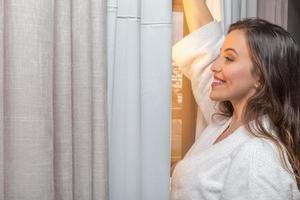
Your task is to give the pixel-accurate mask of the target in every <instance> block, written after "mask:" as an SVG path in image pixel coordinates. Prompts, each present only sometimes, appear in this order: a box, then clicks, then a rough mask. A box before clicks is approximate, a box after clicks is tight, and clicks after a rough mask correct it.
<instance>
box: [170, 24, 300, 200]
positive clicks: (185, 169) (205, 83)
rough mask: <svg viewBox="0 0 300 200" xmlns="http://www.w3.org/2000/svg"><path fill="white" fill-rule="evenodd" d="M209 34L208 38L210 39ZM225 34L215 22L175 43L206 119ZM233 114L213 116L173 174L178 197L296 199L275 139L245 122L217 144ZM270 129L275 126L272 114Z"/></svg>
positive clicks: (176, 56) (173, 196)
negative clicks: (214, 69) (254, 132)
mask: <svg viewBox="0 0 300 200" xmlns="http://www.w3.org/2000/svg"><path fill="white" fill-rule="evenodd" d="M204 38H205V40H204ZM222 40H223V35H222V31H221V28H220V24H219V23H217V22H211V23H209V24H207V25H205V26H203V27H201V28H200V29H198V30H196V31H195V32H193V33H191V34H190V35H188V36H187V37H185V38H184V39H183V40H181V41H179V42H178V43H177V44H176V45H175V46H174V47H173V60H174V62H175V63H176V64H177V65H178V66H180V67H181V68H182V71H183V72H184V73H185V74H186V75H187V76H188V77H189V78H190V79H191V82H192V89H193V91H194V95H195V99H196V101H197V103H198V104H199V107H200V109H201V110H202V112H203V114H204V116H205V117H206V119H209V118H210V117H211V115H212V113H213V112H214V105H215V103H214V102H213V101H211V100H210V99H209V97H208V95H209V87H210V84H211V79H212V74H211V73H209V70H210V64H211V63H212V61H213V60H214V59H215V58H216V56H217V55H218V51H219V49H220V47H221V41H222ZM230 122H231V118H230V119H223V120H215V121H210V122H209V125H208V127H207V128H206V129H205V130H203V131H202V132H201V134H200V136H199V137H198V139H197V140H196V141H195V143H194V144H193V146H192V147H191V149H190V150H189V151H188V153H187V154H186V155H185V157H184V159H183V160H182V161H180V162H179V163H178V164H177V165H176V167H175V170H174V172H173V175H172V194H171V199H172V200H206V199H209V200H220V199H221V200H244V199H245V200H246V199H251V200H266V199H272V200H273V199H274V200H281V199H286V200H296V199H299V198H300V193H299V191H298V188H297V184H296V180H295V177H294V176H293V175H291V174H289V173H288V171H286V170H285V169H284V167H283V166H282V163H281V160H280V156H279V152H278V151H277V148H276V147H275V145H274V144H273V143H272V142H271V141H269V140H265V139H262V138H257V137H254V136H252V135H251V134H250V133H249V132H248V131H247V130H246V129H245V128H244V126H241V127H239V128H238V129H237V130H236V131H234V132H233V133H232V134H231V135H230V136H228V137H227V138H225V139H224V140H222V141H220V142H218V143H216V144H213V143H214V141H215V140H216V139H217V138H218V137H219V136H220V135H221V134H222V132H223V131H224V130H225V129H226V127H227V126H228V125H229V124H230ZM263 122H264V125H265V128H266V130H269V131H270V132H272V130H273V129H272V127H271V126H270V125H269V120H268V118H263Z"/></svg>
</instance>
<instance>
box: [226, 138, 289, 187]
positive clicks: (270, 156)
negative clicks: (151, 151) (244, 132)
mask: <svg viewBox="0 0 300 200" xmlns="http://www.w3.org/2000/svg"><path fill="white" fill-rule="evenodd" d="M283 151H284V150H283ZM282 155H283V157H282V156H281V155H280V150H279V148H278V147H277V146H276V145H275V144H274V143H273V142H272V141H271V140H269V139H264V138H259V137H253V138H251V139H249V140H248V141H246V142H245V143H244V144H242V145H240V147H239V148H237V149H236V150H235V151H234V152H233V154H232V166H235V167H236V168H239V169H241V170H243V169H246V168H247V169H248V170H249V174H248V175H249V181H250V183H253V184H254V183H255V184H256V185H257V184H258V183H260V182H264V183H266V182H269V183H270V186H271V185H272V184H271V183H273V184H274V185H273V186H274V187H278V186H281V187H283V188H284V187H286V186H287V185H289V184H293V183H294V176H293V175H292V174H291V172H290V171H288V169H287V168H286V167H285V165H284V161H283V160H282V159H286V162H287V165H288V168H289V169H291V167H290V164H289V161H288V160H287V158H286V153H285V152H283V154H282ZM287 183H289V184H287Z"/></svg>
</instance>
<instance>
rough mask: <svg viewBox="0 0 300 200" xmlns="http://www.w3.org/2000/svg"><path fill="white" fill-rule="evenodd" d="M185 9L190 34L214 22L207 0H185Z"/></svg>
mask: <svg viewBox="0 0 300 200" xmlns="http://www.w3.org/2000/svg"><path fill="white" fill-rule="evenodd" d="M183 8H184V12H185V17H186V21H187V24H188V27H189V30H190V32H193V31H194V30H196V29H198V28H200V27H201V26H203V25H205V24H207V23H209V22H211V21H213V17H212V15H211V13H210V11H209V9H208V7H207V5H206V1H205V0H183Z"/></svg>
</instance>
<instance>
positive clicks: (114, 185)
mask: <svg viewBox="0 0 300 200" xmlns="http://www.w3.org/2000/svg"><path fill="white" fill-rule="evenodd" d="M171 5H172V2H171V1H170V0H168V1H160V0H142V1H139V0H119V1H116V0H110V1H108V9H107V12H108V19H107V20H108V78H109V80H108V84H109V85H108V88H109V89H108V99H109V101H108V103H109V104H108V108H109V190H110V192H109V195H110V199H111V200H119V199H120V200H121V199H122V200H148V199H149V200H150V199H151V200H153V199H157V200H160V199H161V200H165V199H168V198H169V176H170V112H171V34H172V29H171Z"/></svg>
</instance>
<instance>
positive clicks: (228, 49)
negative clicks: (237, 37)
mask: <svg viewBox="0 0 300 200" xmlns="http://www.w3.org/2000/svg"><path fill="white" fill-rule="evenodd" d="M220 51H222V48H220ZM224 51H233V52H234V53H235V54H236V55H239V54H238V52H237V51H236V50H235V49H233V48H227V49H225V50H224Z"/></svg>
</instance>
